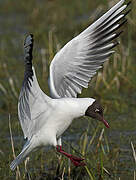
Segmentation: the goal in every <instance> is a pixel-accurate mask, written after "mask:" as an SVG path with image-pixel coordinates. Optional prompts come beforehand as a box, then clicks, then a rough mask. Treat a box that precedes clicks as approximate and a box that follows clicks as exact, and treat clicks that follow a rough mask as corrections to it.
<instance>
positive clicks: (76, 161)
mask: <svg viewBox="0 0 136 180" xmlns="http://www.w3.org/2000/svg"><path fill="white" fill-rule="evenodd" d="M56 149H57V151H58V152H59V153H61V154H63V155H64V156H66V157H67V158H69V159H70V160H71V162H72V163H73V164H74V165H75V166H85V165H86V164H85V163H84V162H81V161H83V160H84V159H83V158H79V157H76V156H73V155H72V154H69V153H67V152H65V151H64V150H63V149H62V147H61V146H58V145H57V146H56Z"/></svg>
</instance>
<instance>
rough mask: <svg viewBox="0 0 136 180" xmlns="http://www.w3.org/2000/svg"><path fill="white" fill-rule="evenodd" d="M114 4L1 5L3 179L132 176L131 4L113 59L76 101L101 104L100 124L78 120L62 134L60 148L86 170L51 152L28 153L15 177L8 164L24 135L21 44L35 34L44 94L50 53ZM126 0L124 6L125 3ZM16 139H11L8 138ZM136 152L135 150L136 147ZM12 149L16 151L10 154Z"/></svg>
mask: <svg viewBox="0 0 136 180" xmlns="http://www.w3.org/2000/svg"><path fill="white" fill-rule="evenodd" d="M116 2H118V1H117V0H95V1H91V0H35V1H33V0H29V1H26V0H23V1H21V0H20V1H17V0H12V1H11V0H4V1H0V179H3V180H12V179H38V180H43V179H81V180H82V179H85V180H87V179H91V180H95V179H97V180H98V179H99V180H103V179H104V180H106V179H107V180H109V179H113V180H116V179H117V180H119V179H120V180H128V179H134V180H135V179H136V155H135V151H136V19H135V15H136V14H135V13H136V1H134V0H133V2H132V5H130V7H129V8H131V9H132V11H131V12H130V13H129V15H128V16H127V19H128V23H127V24H126V25H124V27H123V30H124V33H123V34H122V35H121V38H119V41H120V45H119V46H118V47H116V48H115V51H116V53H115V54H114V55H112V57H111V58H110V61H108V62H106V63H105V64H104V67H103V69H102V70H100V71H99V72H98V73H97V75H96V76H95V77H94V78H93V79H92V81H91V83H90V85H89V88H88V89H87V90H84V91H83V93H82V96H81V97H95V98H97V99H99V100H100V101H101V103H102V104H103V105H104V109H105V110H104V114H105V119H106V120H107V121H108V122H109V124H110V127H111V128H110V129H106V128H105V127H104V126H103V124H101V123H100V124H99V122H95V121H94V120H92V119H88V118H80V119H78V120H75V121H74V122H73V124H72V125H71V126H70V128H69V129H68V130H67V131H66V132H65V133H64V136H63V146H64V149H65V150H67V151H68V152H70V153H73V154H75V155H78V156H83V157H85V159H86V164H87V166H86V167H82V168H75V167H73V166H72V165H71V164H70V162H69V161H68V160H67V159H65V157H60V156H59V155H58V154H57V153H56V151H55V149H54V148H44V149H41V150H39V151H37V152H34V153H32V154H31V155H30V159H29V163H28V162H26V163H25V164H24V163H21V165H20V166H19V169H18V170H17V171H16V172H11V170H10V169H9V165H10V163H11V161H12V160H13V158H14V156H16V155H17V154H18V153H19V152H20V151H21V149H22V145H23V143H24V140H23V133H22V130H21V127H20V124H19V121H18V115H17V103H18V96H19V92H20V89H21V85H22V81H23V75H24V62H23V53H24V52H23V42H24V39H25V37H26V35H27V34H29V33H32V34H34V39H35V42H34V52H33V53H34V59H33V63H34V66H35V69H36V73H37V77H38V81H39V84H40V86H41V88H42V90H43V91H44V92H46V93H47V94H48V95H49V90H48V83H47V79H48V71H49V65H50V62H51V60H52V59H53V57H54V55H55V53H56V52H57V51H58V50H59V49H60V48H61V47H63V46H64V45H65V44H66V43H67V42H68V41H69V40H71V39H72V38H73V37H75V36H76V35H77V34H79V33H80V32H81V31H83V30H84V29H85V28H86V27H88V26H89V25H90V24H91V23H92V22H94V20H96V19H98V18H99V17H100V16H101V15H102V14H103V13H105V12H106V11H107V9H109V8H110V7H111V6H113V5H114V4H115V3H116ZM126 2H128V1H127V0H126ZM12 137H13V139H12ZM134 149H135V150H134ZM14 151H15V154H14Z"/></svg>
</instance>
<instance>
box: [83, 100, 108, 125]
mask: <svg viewBox="0 0 136 180" xmlns="http://www.w3.org/2000/svg"><path fill="white" fill-rule="evenodd" d="M85 116H89V117H91V118H94V119H97V120H99V121H101V122H103V123H104V125H105V126H106V127H107V128H109V127H110V126H109V124H108V123H107V121H106V120H105V119H104V117H103V108H102V106H101V104H100V103H99V102H98V101H97V100H95V101H94V102H93V103H92V105H90V106H89V107H88V108H87V110H86V112H85Z"/></svg>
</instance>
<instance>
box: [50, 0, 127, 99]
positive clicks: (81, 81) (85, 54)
mask: <svg viewBox="0 0 136 180" xmlns="http://www.w3.org/2000/svg"><path fill="white" fill-rule="evenodd" d="M124 1H125V0H121V1H119V2H118V3H117V4H116V5H115V6H113V7H112V8H111V9H110V10H109V11H108V12H107V13H105V14H104V15H103V16H102V17H100V18H99V19H98V20H97V21H96V22H94V23H93V24H92V25H90V26H89V27H88V28H87V29H85V30H84V31H83V32H82V33H81V34H79V35H78V36H77V37H75V38H74V39H72V40H71V41H70V42H68V43H67V44H66V45H65V46H64V47H63V48H62V49H61V50H60V51H59V52H58V53H57V54H56V55H55V57H54V59H53V61H52V62H51V65H50V77H49V86H50V92H51V96H52V97H54V98H60V97H77V94H80V93H81V91H82V88H87V87H88V83H89V81H90V80H91V78H92V77H93V76H94V75H95V74H96V71H97V70H98V69H100V68H101V67H102V65H103V63H104V62H105V61H106V60H108V58H109V56H110V55H111V54H112V53H113V52H114V51H112V48H114V47H115V46H116V45H117V44H118V43H117V42H115V41H113V40H116V38H117V37H118V36H119V35H120V34H121V32H116V31H117V30H118V29H119V28H120V27H121V26H122V25H123V24H124V23H125V22H126V20H125V16H126V15H127V14H128V12H129V11H127V12H124V10H125V9H126V8H127V7H128V5H129V4H130V3H128V4H126V5H123V3H124Z"/></svg>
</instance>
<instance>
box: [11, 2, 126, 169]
mask: <svg viewBox="0 0 136 180" xmlns="http://www.w3.org/2000/svg"><path fill="white" fill-rule="evenodd" d="M124 2H125V0H121V1H119V2H118V3H117V4H116V5H115V6H114V7H112V8H111V9H110V10H109V11H108V12H107V13H105V14H104V15H103V16H102V17H101V18H99V19H98V20H97V21H96V22H94V23H93V24H92V25H90V26H89V27H88V28H87V29H85V30H84V31H83V32H82V33H81V34H79V35H78V36H76V37H75V38H73V39H72V40H71V41H70V42H68V43H67V44H66V45H65V46H64V47H63V48H62V49H61V50H60V51H59V52H58V53H57V54H56V55H55V57H54V58H53V61H52V62H51V65H50V77H49V87H50V92H51V97H48V96H47V95H46V94H45V93H44V92H43V91H42V90H41V89H40V87H39V84H38V81H37V78H36V75H35V70H34V67H33V66H32V50H33V35H29V36H27V38H26V40H25V43H24V48H25V58H24V60H25V73H24V81H23V85H22V89H21V92H20V96H19V102H18V114H19V120H20V123H21V127H22V129H23V132H24V137H25V138H27V142H26V143H25V145H24V147H23V149H22V151H21V153H20V154H19V155H18V156H17V157H16V159H15V160H14V161H13V162H12V163H11V165H10V168H11V169H12V170H14V169H15V168H16V166H17V165H18V164H19V163H20V162H21V161H22V160H24V159H25V158H26V156H27V155H28V154H29V153H30V152H31V151H33V150H34V149H36V148H37V147H41V146H47V145H52V146H55V147H56V149H57V151H58V152H60V153H62V154H63V155H65V156H66V157H68V158H69V159H70V160H71V162H72V163H73V164H74V165H75V166H82V165H85V163H84V162H82V161H83V159H82V158H78V157H75V156H72V155H71V154H68V153H66V152H64V150H63V149H62V147H61V135H62V134H63V132H64V131H65V130H66V129H67V128H68V127H69V125H70V124H71V123H72V120H73V119H74V118H78V117H80V116H84V115H85V116H89V117H92V118H94V119H97V120H99V121H101V122H103V123H104V124H105V126H106V127H109V125H108V123H107V122H106V121H105V120H104V117H103V109H102V107H101V105H100V103H99V102H98V101H97V100H95V99H93V98H76V97H77V94H80V93H81V91H82V88H87V87H88V83H89V81H90V80H91V78H92V77H93V76H94V75H95V74H96V71H97V70H98V69H99V68H101V66H102V65H103V63H104V62H105V61H106V60H107V59H108V57H109V56H110V55H111V54H112V53H113V52H114V51H112V50H111V49H112V48H114V47H115V46H116V45H117V44H118V43H117V42H113V40H114V39H116V38H117V37H118V36H119V35H120V33H121V32H116V30H117V29H119V28H120V26H121V25H123V24H124V23H125V22H126V20H125V18H124V17H125V16H126V15H127V13H128V12H129V11H127V12H125V13H124V12H123V11H124V10H125V9H126V8H127V6H128V5H129V3H128V4H126V5H123V4H124Z"/></svg>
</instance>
